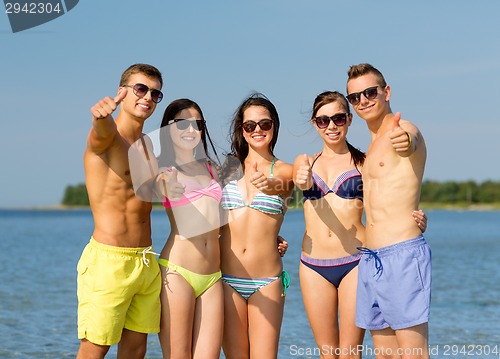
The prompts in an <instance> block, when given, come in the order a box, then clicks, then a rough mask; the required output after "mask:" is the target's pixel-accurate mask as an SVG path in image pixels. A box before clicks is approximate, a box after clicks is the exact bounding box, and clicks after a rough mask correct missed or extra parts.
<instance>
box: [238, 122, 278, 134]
mask: <svg viewBox="0 0 500 359" xmlns="http://www.w3.org/2000/svg"><path fill="white" fill-rule="evenodd" d="M257 125H259V127H260V129H261V130H262V131H269V130H270V129H271V128H273V121H272V120H269V119H264V120H260V121H259V122H255V121H247V122H243V124H242V127H243V129H244V130H245V132H248V133H250V132H253V131H255V129H256V128H257Z"/></svg>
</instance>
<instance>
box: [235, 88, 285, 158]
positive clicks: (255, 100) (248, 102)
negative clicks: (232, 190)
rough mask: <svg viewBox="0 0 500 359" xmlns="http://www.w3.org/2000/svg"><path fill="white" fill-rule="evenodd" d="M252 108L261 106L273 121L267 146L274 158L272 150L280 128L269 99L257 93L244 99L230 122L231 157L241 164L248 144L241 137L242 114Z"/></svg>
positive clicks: (276, 112)
mask: <svg viewBox="0 0 500 359" xmlns="http://www.w3.org/2000/svg"><path fill="white" fill-rule="evenodd" d="M252 106H261V107H264V108H265V109H267V110H268V111H269V114H270V115H271V120H272V121H273V138H272V139H271V143H270V144H269V153H270V154H271V155H273V156H274V153H273V150H274V146H275V145H276V142H277V141H278V132H279V128H280V119H279V116H278V111H277V110H276V107H274V105H273V104H272V102H271V101H269V99H268V98H267V97H266V96H264V95H263V94H261V93H259V92H254V93H252V94H251V95H250V96H249V97H248V98H246V99H245V100H244V101H243V102H242V103H241V105H240V106H239V107H238V109H237V110H236V112H235V113H234V117H233V121H232V122H231V155H233V156H235V157H236V158H238V159H239V160H240V162H241V164H243V163H244V162H245V158H246V157H247V156H248V143H247V141H246V140H245V138H244V137H243V114H244V113H245V110H247V109H248V108H249V107H252Z"/></svg>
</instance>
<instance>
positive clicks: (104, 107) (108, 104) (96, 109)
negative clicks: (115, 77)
mask: <svg viewBox="0 0 500 359" xmlns="http://www.w3.org/2000/svg"><path fill="white" fill-rule="evenodd" d="M125 96H127V88H125V87H122V88H120V91H119V92H118V95H116V96H115V97H114V98H111V97H109V96H106V97H104V98H103V99H102V100H100V101H99V102H98V103H96V104H95V105H94V106H92V107H91V109H90V112H91V113H92V116H94V119H96V120H100V119H104V118H107V117H108V116H111V114H112V113H113V112H114V111H115V110H116V108H117V107H118V105H119V104H120V102H122V100H123V99H124V98H125Z"/></svg>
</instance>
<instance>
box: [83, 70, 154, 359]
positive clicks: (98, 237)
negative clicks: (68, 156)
mask: <svg viewBox="0 0 500 359" xmlns="http://www.w3.org/2000/svg"><path fill="white" fill-rule="evenodd" d="M162 85H163V81H162V76H161V73H160V71H158V69H156V68H155V67H153V66H151V65H146V64H135V65H132V66H130V67H129V68H128V69H127V70H125V72H124V73H123V74H122V77H121V80H120V85H119V87H118V94H117V95H116V97H114V98H111V97H105V98H103V99H102V100H100V101H99V102H97V103H96V104H95V105H94V106H93V107H92V108H91V110H90V111H91V113H92V128H91V129H90V133H89V135H88V139H87V148H86V150H85V154H84V167H85V181H86V186H87V191H88V195H89V200H90V207H91V209H92V215H93V217H94V232H93V234H92V237H91V239H90V242H89V243H88V245H87V246H86V247H85V249H84V251H83V253H82V256H81V258H80V261H79V262H78V338H79V339H80V340H81V342H80V348H79V350H78V354H77V358H78V359H83V358H104V356H105V355H106V353H107V352H108V350H109V347H110V346H111V345H113V344H117V343H118V358H133V359H138V358H144V356H145V355H146V343H147V335H148V333H157V332H159V330H160V310H161V308H160V289H161V274H160V268H159V266H158V262H157V261H156V258H155V256H154V253H153V252H152V245H151V244H152V241H151V220H150V215H151V208H152V205H151V202H146V201H143V200H141V199H140V198H138V197H137V196H136V195H135V192H134V188H133V185H132V179H131V173H130V166H129V156H128V150H129V148H130V146H131V144H133V143H134V142H136V141H138V140H141V139H142V140H143V141H142V143H143V144H144V151H145V154H146V156H148V150H147V148H150V145H151V144H150V143H149V144H148V143H146V142H147V140H144V137H143V135H142V128H143V125H144V122H145V121H146V119H147V118H149V117H150V116H151V115H152V114H153V112H154V110H155V108H156V104H157V103H158V102H160V101H161V99H162V97H163V94H162V92H161V88H162ZM118 105H119V106H120V110H119V112H118V115H117V116H116V119H113V117H112V114H113V112H114V111H115V110H116V108H117V106H118ZM151 153H152V152H151ZM151 159H152V160H154V156H153V155H152V156H151ZM152 176H153V174H152Z"/></svg>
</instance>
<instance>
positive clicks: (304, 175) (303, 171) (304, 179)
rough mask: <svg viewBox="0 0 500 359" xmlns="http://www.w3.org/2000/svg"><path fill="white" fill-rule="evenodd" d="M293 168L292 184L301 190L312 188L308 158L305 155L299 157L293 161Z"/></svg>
mask: <svg viewBox="0 0 500 359" xmlns="http://www.w3.org/2000/svg"><path fill="white" fill-rule="evenodd" d="M294 167H295V168H296V171H295V178H294V182H295V184H296V185H297V186H299V187H300V188H301V189H308V188H311V186H312V170H311V163H310V162H309V157H308V156H307V155H306V154H303V155H300V156H298V157H297V159H296V160H295V164H294Z"/></svg>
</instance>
